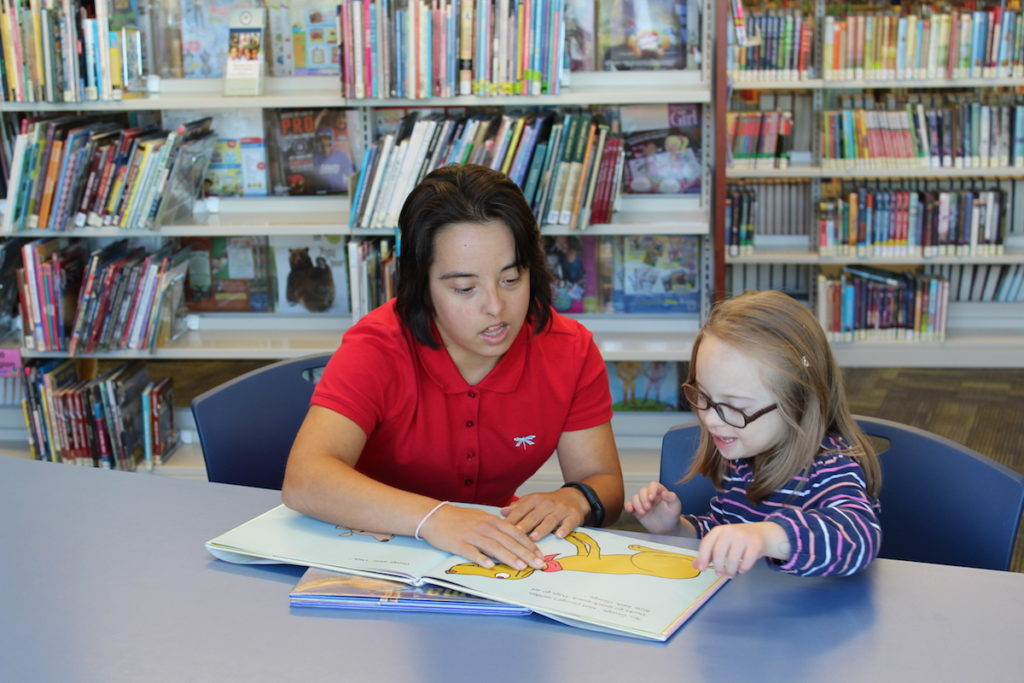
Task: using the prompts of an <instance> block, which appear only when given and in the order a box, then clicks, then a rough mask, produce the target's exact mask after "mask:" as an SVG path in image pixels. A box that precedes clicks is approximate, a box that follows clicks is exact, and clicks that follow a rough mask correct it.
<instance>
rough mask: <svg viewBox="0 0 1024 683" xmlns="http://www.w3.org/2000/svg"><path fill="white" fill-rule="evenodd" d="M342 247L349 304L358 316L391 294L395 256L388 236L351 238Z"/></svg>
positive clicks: (395, 278) (394, 283)
mask: <svg viewBox="0 0 1024 683" xmlns="http://www.w3.org/2000/svg"><path fill="white" fill-rule="evenodd" d="M346 248H347V249H348V283H349V300H350V304H349V306H350V309H351V311H352V319H353V320H358V319H359V318H361V317H362V316H364V315H366V314H367V313H368V312H370V311H372V310H373V309H375V308H377V307H378V306H380V305H381V304H383V303H384V302H385V301H388V300H389V299H391V298H393V297H394V296H395V290H396V288H397V286H398V258H397V255H396V253H395V244H394V240H393V239H392V238H377V237H374V238H353V239H350V240H348V243H347V244H346Z"/></svg>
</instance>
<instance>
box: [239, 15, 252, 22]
mask: <svg viewBox="0 0 1024 683" xmlns="http://www.w3.org/2000/svg"><path fill="white" fill-rule="evenodd" d="M238 21H239V23H242V24H251V23H252V12H242V13H241V14H239V15H238Z"/></svg>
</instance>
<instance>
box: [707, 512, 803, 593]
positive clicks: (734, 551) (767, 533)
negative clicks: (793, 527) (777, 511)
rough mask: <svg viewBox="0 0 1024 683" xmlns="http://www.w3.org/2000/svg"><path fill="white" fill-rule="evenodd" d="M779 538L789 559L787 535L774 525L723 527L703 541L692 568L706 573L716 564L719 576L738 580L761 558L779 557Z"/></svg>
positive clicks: (727, 525) (749, 524) (756, 523)
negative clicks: (737, 578) (738, 576)
mask: <svg viewBox="0 0 1024 683" xmlns="http://www.w3.org/2000/svg"><path fill="white" fill-rule="evenodd" d="M780 535H781V539H782V545H784V546H785V548H786V551H787V555H788V547H789V543H788V541H786V532H785V531H783V529H782V527H780V526H779V525H778V524H776V523H775V522H750V523H747V524H720V525H718V526H716V527H715V528H713V529H711V530H710V531H709V532H708V533H707V534H706V535H705V536H704V538H703V539H701V542H700V548H699V549H698V552H697V559H696V560H694V561H693V567H694V569H699V570H701V571H704V570H705V569H707V568H708V566H709V565H712V564H713V565H714V568H715V573H716V574H718V575H719V576H727V577H729V578H730V579H732V578H735V577H736V575H737V574H743V573H745V572H747V571H750V568H751V567H753V566H754V563H755V562H757V561H758V560H759V559H761V558H762V557H765V556H771V557H775V556H776V555H777V554H780V553H778V552H777V551H778V550H779V549H780V548H779V544H780V541H779V537H780ZM778 559H787V557H780V558H778Z"/></svg>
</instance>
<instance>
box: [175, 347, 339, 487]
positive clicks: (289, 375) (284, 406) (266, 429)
mask: <svg viewBox="0 0 1024 683" xmlns="http://www.w3.org/2000/svg"><path fill="white" fill-rule="evenodd" d="M329 359H330V355H329V354H328V355H323V354H321V355H316V356H307V357H303V358H295V359H289V360H284V361H281V362H279V363H274V364H273V365H268V366H266V367H263V368H259V369H256V370H253V371H252V372H248V373H246V374H244V375H241V376H239V377H236V378H235V379H233V380H231V381H229V382H225V383H224V384H221V385H220V386H217V387H214V388H213V389H210V390H209V391H207V392H205V393H203V394H201V395H199V396H197V397H196V398H194V399H193V400H192V416H193V417H194V418H195V422H196V430H197V431H198V432H199V442H200V444H202V447H203V459H204V460H205V461H206V477H207V479H209V480H210V481H213V482H219V483H223V484H239V485H242V486H256V487H260V488H265V489H278V490H280V488H281V485H282V483H283V482H284V467H285V463H286V462H287V460H288V452H289V451H290V450H291V446H292V441H294V440H295V435H296V434H297V433H298V431H299V426H300V425H301V424H302V420H303V419H304V418H305V416H306V411H307V410H308V409H309V399H310V397H312V395H313V387H314V386H315V385H316V382H315V379H314V378H313V374H314V373H315V371H316V370H317V369H319V368H323V367H324V366H325V365H327V361H328V360H329Z"/></svg>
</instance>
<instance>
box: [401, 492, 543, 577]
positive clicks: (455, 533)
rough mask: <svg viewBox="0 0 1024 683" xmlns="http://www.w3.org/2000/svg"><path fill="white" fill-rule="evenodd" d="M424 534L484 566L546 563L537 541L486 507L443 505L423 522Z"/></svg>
mask: <svg viewBox="0 0 1024 683" xmlns="http://www.w3.org/2000/svg"><path fill="white" fill-rule="evenodd" d="M420 538H422V539H424V540H425V541H427V543H429V544H430V545H432V546H434V547H435V548H437V549H439V550H444V551H446V552H449V553H453V554H455V555H461V556H462V557H464V558H466V559H467V560H469V561H470V562H475V563H477V564H478V565H480V566H481V567H487V568H490V567H493V566H494V564H495V562H500V563H502V564H507V565H508V566H510V567H512V568H513V569H526V567H527V566H530V567H533V568H534V569H543V568H544V566H545V563H544V556H543V555H542V554H541V552H540V549H539V548H538V547H537V544H535V543H534V542H533V541H532V540H530V538H529V537H528V536H527V535H526V534H525V533H524V532H523V531H522V530H520V529H519V528H518V527H517V526H515V525H514V524H511V523H509V522H507V521H506V520H504V519H502V518H501V517H497V516H495V515H492V514H490V513H487V512H484V511H483V510H476V509H473V508H463V507H458V506H455V505H442V506H441V507H440V508H438V509H437V511H436V512H435V513H434V514H432V515H431V516H430V518H429V519H428V520H427V521H426V522H425V523H424V524H423V526H422V528H421V529H420Z"/></svg>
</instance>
